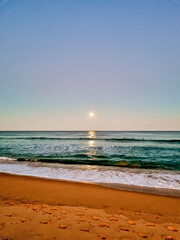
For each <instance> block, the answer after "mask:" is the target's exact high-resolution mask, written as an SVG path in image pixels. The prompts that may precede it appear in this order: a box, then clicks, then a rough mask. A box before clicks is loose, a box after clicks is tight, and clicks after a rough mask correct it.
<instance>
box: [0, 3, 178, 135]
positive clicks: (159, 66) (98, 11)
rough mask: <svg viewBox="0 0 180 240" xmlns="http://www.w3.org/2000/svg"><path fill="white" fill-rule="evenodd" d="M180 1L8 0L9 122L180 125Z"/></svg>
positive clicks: (3, 9)
mask: <svg viewBox="0 0 180 240" xmlns="http://www.w3.org/2000/svg"><path fill="white" fill-rule="evenodd" d="M179 43H180V1H178V0H176V1H175V0H160V1H156V0H151V1H144V0H137V1H133V0H126V1H123V0H120V1H119V0H112V1H107V0H99V1H96V0H92V1H83V0H78V1H74V0H68V1H67V0H62V1H58V0H54V1H48V0H39V1H35V0H31V1H30V0H27V1H20V0H15V1H12V0H1V1H0V130H45V131H46V130H55V131H56V130H57V129H60V130H77V131H78V130H83V129H87V130H96V131H97V130H117V131H119V130H120V131H123V130H127V131H128V130H135V131H144V130H147V131H148V130H157V131H161V130H163V131H164V130H175V131H177V130H180V94H179V91H180V67H179V66H180V44H179Z"/></svg>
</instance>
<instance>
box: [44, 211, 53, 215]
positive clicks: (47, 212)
mask: <svg viewBox="0 0 180 240" xmlns="http://www.w3.org/2000/svg"><path fill="white" fill-rule="evenodd" d="M44 213H45V214H49V215H51V214H52V212H49V211H46V212H44Z"/></svg>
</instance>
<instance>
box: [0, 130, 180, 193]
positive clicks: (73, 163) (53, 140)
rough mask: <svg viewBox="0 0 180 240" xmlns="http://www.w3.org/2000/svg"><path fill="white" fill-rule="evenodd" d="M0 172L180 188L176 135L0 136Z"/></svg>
mask: <svg viewBox="0 0 180 240" xmlns="http://www.w3.org/2000/svg"><path fill="white" fill-rule="evenodd" d="M0 171H1V172H12V173H16V174H23V175H33V176H42V177H49V178H56V179H65V180H76V181H86V182H104V183H121V184H130V185H136V186H149V187H158V188H171V189H180V132H93V131H90V132H0Z"/></svg>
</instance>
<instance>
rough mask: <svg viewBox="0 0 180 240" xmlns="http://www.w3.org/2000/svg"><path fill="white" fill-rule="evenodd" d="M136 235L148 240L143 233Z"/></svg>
mask: <svg viewBox="0 0 180 240" xmlns="http://www.w3.org/2000/svg"><path fill="white" fill-rule="evenodd" d="M138 235H139V236H140V237H142V238H148V235H147V234H145V233H139V234H138Z"/></svg>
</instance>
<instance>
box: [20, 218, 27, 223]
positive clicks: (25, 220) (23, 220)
mask: <svg viewBox="0 0 180 240" xmlns="http://www.w3.org/2000/svg"><path fill="white" fill-rule="evenodd" d="M20 221H21V222H22V223H24V222H29V219H27V218H21V219H20Z"/></svg>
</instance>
